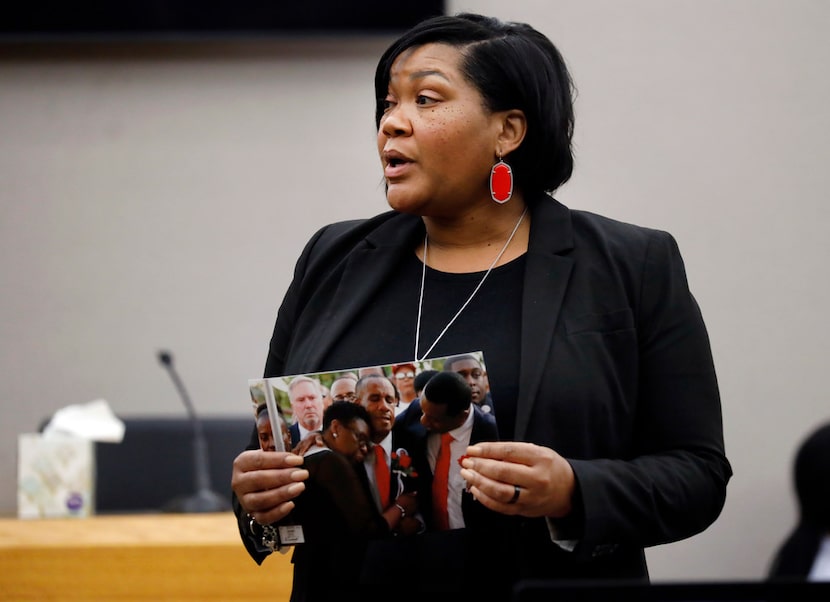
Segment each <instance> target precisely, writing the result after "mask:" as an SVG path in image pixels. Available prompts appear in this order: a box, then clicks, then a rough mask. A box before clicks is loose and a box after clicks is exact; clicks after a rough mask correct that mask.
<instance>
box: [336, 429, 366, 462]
mask: <svg viewBox="0 0 830 602" xmlns="http://www.w3.org/2000/svg"><path fill="white" fill-rule="evenodd" d="M336 432H337V437H336V438H335V439H334V443H333V444H332V447H333V449H334V451H336V452H338V453H339V454H342V455H344V456H346V457H347V458H348V459H349V460H351V461H352V462H354V463H360V462H363V460H364V458H366V454H367V453H369V442H370V441H371V431H370V430H369V425H368V424H366V421H365V420H362V419H360V418H355V419H354V420H352V421H351V422H349V423H347V424H341V425H340V427H339V428H338V429H337V431H336Z"/></svg>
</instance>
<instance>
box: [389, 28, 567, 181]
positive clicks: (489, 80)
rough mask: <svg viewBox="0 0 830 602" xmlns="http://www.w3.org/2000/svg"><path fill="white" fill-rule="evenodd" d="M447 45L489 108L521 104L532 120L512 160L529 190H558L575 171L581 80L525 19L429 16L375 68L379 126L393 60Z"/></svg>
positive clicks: (513, 166) (503, 109) (506, 107)
mask: <svg viewBox="0 0 830 602" xmlns="http://www.w3.org/2000/svg"><path fill="white" fill-rule="evenodd" d="M432 43H438V44H447V45H450V46H454V47H456V48H458V49H459V50H460V51H461V52H462V55H463V57H464V59H463V62H462V65H461V70H462V72H463V73H464V75H465V76H466V77H467V79H468V80H469V81H470V83H472V84H473V85H474V86H475V87H476V88H477V89H478V91H479V92H480V93H481V95H482V96H483V98H484V102H485V105H486V107H487V109H489V110H490V111H506V110H510V109H519V110H520V111H522V112H523V113H524V114H525V118H526V119H527V134H526V135H525V139H524V141H523V142H522V144H521V146H519V148H518V149H516V150H515V151H514V152H512V153H511V154H510V155H509V156H508V157H505V160H506V161H507V162H508V163H509V164H510V165H511V167H512V171H513V175H514V177H515V178H516V186H517V187H518V188H519V189H520V190H522V191H523V192H524V193H525V194H529V195H530V194H535V193H539V192H543V191H546V192H552V191H554V190H556V189H557V188H559V187H560V186H561V185H562V184H564V183H565V182H567V181H568V179H569V178H570V177H571V173H572V172H573V153H572V147H571V139H572V137H573V127H574V112H573V94H574V87H573V81H572V80H571V76H570V73H568V69H567V67H566V65H565V61H564V59H563V58H562V55H561V54H559V51H558V50H557V49H556V47H555V46H554V45H553V43H552V42H551V41H550V40H549V39H548V38H547V37H546V36H544V35H543V34H541V33H539V32H538V31H536V30H535V29H533V28H532V27H531V26H530V25H527V24H525V23H515V22H504V21H500V20H498V19H495V18H492V17H485V16H482V15H475V14H470V13H461V14H459V15H456V16H441V17H433V18H431V19H426V20H424V21H422V22H420V23H419V24H417V25H415V26H414V27H413V28H412V29H410V30H409V31H407V32H406V33H404V34H403V35H402V36H401V37H400V38H398V40H396V41H395V42H393V43H392V45H391V46H390V47H389V48H387V50H386V52H384V53H383V55H382V56H381V58H380V61H379V62H378V66H377V69H376V71H375V96H376V98H377V104H376V108H375V125H376V126H377V127H380V120H381V117H382V116H383V111H384V101H385V99H386V95H387V93H388V90H389V76H390V70H391V68H392V63H393V62H394V61H395V59H396V58H397V57H398V56H399V55H400V54H401V53H402V52H404V51H405V50H408V49H410V48H414V47H417V46H422V45H424V44H432Z"/></svg>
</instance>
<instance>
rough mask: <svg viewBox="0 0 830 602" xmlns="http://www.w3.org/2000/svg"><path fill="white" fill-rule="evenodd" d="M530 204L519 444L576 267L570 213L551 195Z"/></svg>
mask: <svg viewBox="0 0 830 602" xmlns="http://www.w3.org/2000/svg"><path fill="white" fill-rule="evenodd" d="M529 204H530V209H531V213H530V215H531V223H530V241H529V243H528V250H527V263H526V267H525V276H524V291H523V298H522V324H521V329H522V339H521V340H522V343H521V345H522V347H521V362H520V366H521V367H520V374H519V393H518V400H517V407H516V429H515V431H514V436H515V439H516V440H517V441H521V440H523V439H524V436H525V434H526V432H527V426H528V424H529V422H530V415H531V412H532V410H533V401H534V399H535V398H536V394H537V392H538V389H539V386H540V384H541V381H542V375H543V373H544V370H545V366H546V365H547V363H548V362H547V358H548V357H549V356H550V353H551V344H552V343H553V333H554V329H555V328H556V322H557V320H558V319H559V311H560V309H561V307H562V300H563V299H564V297H565V291H566V290H567V287H568V280H569V279H570V275H571V269H572V268H573V260H572V259H571V258H570V257H568V256H567V253H568V252H569V251H570V250H571V249H572V248H573V230H572V227H571V217H570V211H569V210H568V209H567V208H566V207H565V206H564V205H562V204H560V203H559V202H558V201H556V200H553V199H551V198H550V197H548V196H547V195H545V196H544V197H540V198H538V199H531V200H530V201H529ZM496 403H498V401H497V402H496Z"/></svg>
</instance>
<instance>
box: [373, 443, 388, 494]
mask: <svg viewBox="0 0 830 602" xmlns="http://www.w3.org/2000/svg"><path fill="white" fill-rule="evenodd" d="M389 479H390V475H389V465H388V464H386V453H385V452H384V451H383V447H382V446H380V445H375V483H376V484H377V486H378V496H379V497H380V504H381V506H383V508H384V509H385V508H386V506H387V505H388V504H389Z"/></svg>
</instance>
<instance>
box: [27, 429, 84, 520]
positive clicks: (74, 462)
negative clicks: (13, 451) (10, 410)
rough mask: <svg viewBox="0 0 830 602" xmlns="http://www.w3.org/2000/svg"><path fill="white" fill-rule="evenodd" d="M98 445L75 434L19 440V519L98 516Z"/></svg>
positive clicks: (36, 435)
mask: <svg viewBox="0 0 830 602" xmlns="http://www.w3.org/2000/svg"><path fill="white" fill-rule="evenodd" d="M94 506H95V443H94V442H93V441H90V440H89V439H84V438H82V437H77V436H73V435H64V434H60V433H53V434H51V435H49V436H44V435H42V434H39V433H25V434H22V435H19V437H18V462H17V514H18V517H19V518H58V517H87V516H91V515H93V514H94V513H95V507H94Z"/></svg>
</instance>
